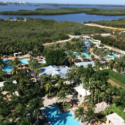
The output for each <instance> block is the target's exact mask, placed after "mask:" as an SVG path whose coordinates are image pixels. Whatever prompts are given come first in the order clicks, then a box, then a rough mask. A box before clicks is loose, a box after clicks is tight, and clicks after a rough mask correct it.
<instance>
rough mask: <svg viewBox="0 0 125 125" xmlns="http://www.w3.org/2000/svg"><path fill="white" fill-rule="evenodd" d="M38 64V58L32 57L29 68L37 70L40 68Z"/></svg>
mask: <svg viewBox="0 0 125 125" xmlns="http://www.w3.org/2000/svg"><path fill="white" fill-rule="evenodd" d="M38 66H39V63H38V60H37V59H33V58H30V60H29V68H30V69H31V70H35V69H36V68H38Z"/></svg>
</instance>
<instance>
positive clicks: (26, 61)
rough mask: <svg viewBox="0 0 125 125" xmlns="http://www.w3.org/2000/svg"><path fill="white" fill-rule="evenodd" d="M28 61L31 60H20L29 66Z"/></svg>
mask: <svg viewBox="0 0 125 125" xmlns="http://www.w3.org/2000/svg"><path fill="white" fill-rule="evenodd" d="M28 61H29V59H21V60H20V62H21V63H23V64H29V63H28Z"/></svg>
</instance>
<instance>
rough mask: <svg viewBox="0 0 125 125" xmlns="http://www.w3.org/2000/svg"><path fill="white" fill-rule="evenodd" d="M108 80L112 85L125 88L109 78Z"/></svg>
mask: <svg viewBox="0 0 125 125" xmlns="http://www.w3.org/2000/svg"><path fill="white" fill-rule="evenodd" d="M108 82H109V83H110V84H111V85H112V86H117V87H122V88H123V89H125V87H123V86H122V85H120V84H119V83H117V82H115V81H113V80H112V79H109V80H108Z"/></svg>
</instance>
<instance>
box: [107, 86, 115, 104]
mask: <svg viewBox="0 0 125 125" xmlns="http://www.w3.org/2000/svg"><path fill="white" fill-rule="evenodd" d="M106 93H107V94H108V95H109V102H108V103H109V105H110V100H111V96H112V94H114V92H113V91H112V88H111V87H109V88H108V89H107V90H106Z"/></svg>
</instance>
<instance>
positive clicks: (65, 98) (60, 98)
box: [57, 89, 68, 107]
mask: <svg viewBox="0 0 125 125" xmlns="http://www.w3.org/2000/svg"><path fill="white" fill-rule="evenodd" d="M57 98H58V100H62V101H63V107H64V105H65V101H66V100H67V99H68V98H67V97H66V93H65V90H64V89H63V90H61V91H60V92H59V94H58V96H57Z"/></svg>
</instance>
